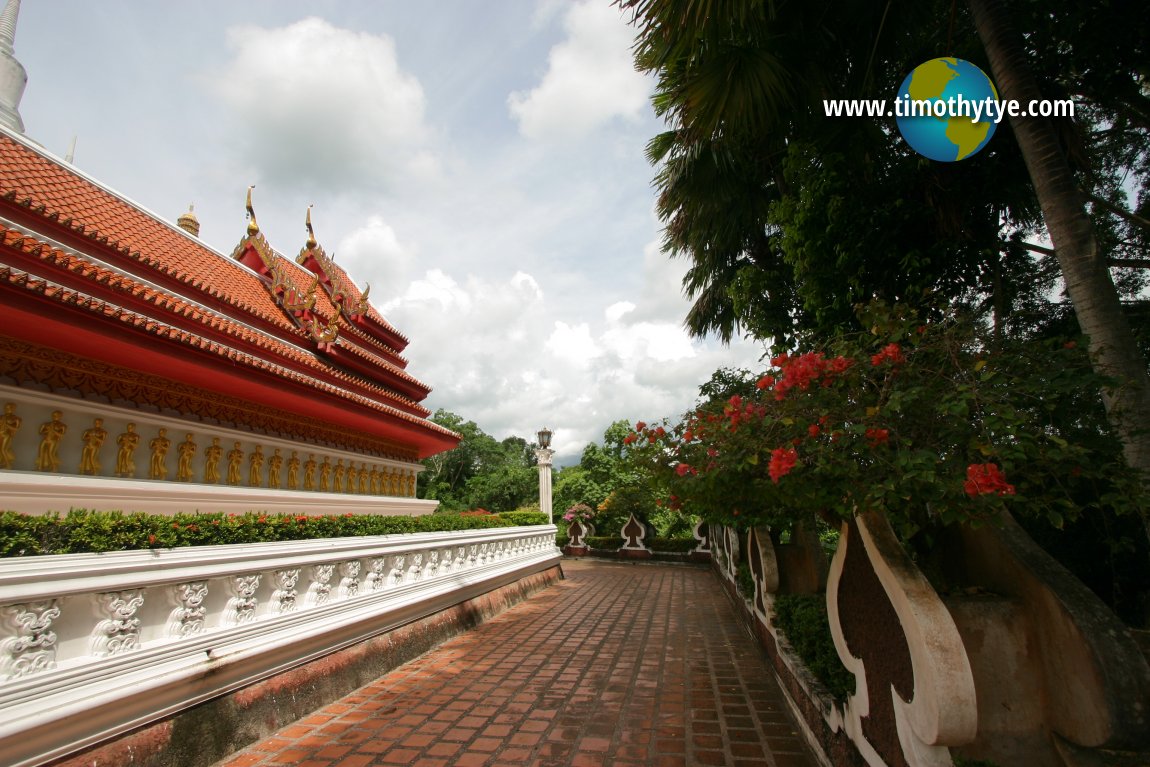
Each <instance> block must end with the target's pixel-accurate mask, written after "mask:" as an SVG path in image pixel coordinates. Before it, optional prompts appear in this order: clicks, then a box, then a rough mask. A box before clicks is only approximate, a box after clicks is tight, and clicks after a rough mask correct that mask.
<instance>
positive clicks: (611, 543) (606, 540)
mask: <svg viewBox="0 0 1150 767" xmlns="http://www.w3.org/2000/svg"><path fill="white" fill-rule="evenodd" d="M583 540H584V541H586V542H587V545H588V546H590V547H591V548H593V549H606V550H608V551H615V550H617V549H621V548H623V539H622V538H620V537H619V536H617V535H595V536H591V537H589V538H584V539H583Z"/></svg>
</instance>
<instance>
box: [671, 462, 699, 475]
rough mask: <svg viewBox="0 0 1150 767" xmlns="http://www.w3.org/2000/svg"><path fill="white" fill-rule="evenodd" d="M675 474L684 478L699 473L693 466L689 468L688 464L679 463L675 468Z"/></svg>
mask: <svg viewBox="0 0 1150 767" xmlns="http://www.w3.org/2000/svg"><path fill="white" fill-rule="evenodd" d="M675 473H676V474H678V475H679V476H680V477H685V476H687V475H688V474H698V473H699V471H698V469H696V468H695V467H694V466H691V465H690V464H686V463H680V464H679V465H678V466H676V467H675Z"/></svg>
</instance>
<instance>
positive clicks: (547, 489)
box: [535, 447, 555, 525]
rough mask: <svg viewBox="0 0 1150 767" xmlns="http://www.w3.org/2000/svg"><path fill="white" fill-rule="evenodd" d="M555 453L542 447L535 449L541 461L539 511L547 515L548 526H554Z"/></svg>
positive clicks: (536, 455)
mask: <svg viewBox="0 0 1150 767" xmlns="http://www.w3.org/2000/svg"><path fill="white" fill-rule="evenodd" d="M553 455H555V451H554V450H551V449H550V448H546V447H541V448H536V449H535V457H536V458H537V459H538V461H539V464H538V465H539V510H540V511H542V512H543V513H544V514H546V515H547V524H549V525H550V524H554V520H552V518H551V456H553Z"/></svg>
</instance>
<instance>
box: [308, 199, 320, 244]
mask: <svg viewBox="0 0 1150 767" xmlns="http://www.w3.org/2000/svg"><path fill="white" fill-rule="evenodd" d="M312 207H313V206H311V205H308V206H307V249H308V250H311V249H312V248H314V247H315V246H316V245H319V243H318V242H316V241H315V230H314V229H312V228H311V209H312Z"/></svg>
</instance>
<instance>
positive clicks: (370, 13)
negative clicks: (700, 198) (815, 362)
mask: <svg viewBox="0 0 1150 767" xmlns="http://www.w3.org/2000/svg"><path fill="white" fill-rule="evenodd" d="M632 36H633V32H632V29H631V28H630V27H629V26H628V25H627V24H626V20H625V19H624V18H623V17H622V16H621V15H620V12H619V11H618V9H616V8H614V7H612V5H611V4H610V1H609V0H593V2H574V0H499V2H490V1H488V0H436V1H435V2H431V3H413V2H399V1H398V0H396V1H394V2H392V1H390V0H309V1H308V2H296V1H295V0H226V1H217V0H196V2H193V3H181V4H176V3H170V2H145V1H144V0H101V2H98V3H96V2H91V1H90V0H51V1H50V2H47V1H45V0H25V2H24V3H23V4H22V8H21V12H20V20H19V25H18V27H17V32H16V45H15V50H16V56H17V58H18V59H19V60H20V61H21V62H22V63H23V64H24V66H25V68H26V69H27V70H28V78H29V81H28V87H27V89H26V90H25V93H24V99H23V101H22V103H21V107H20V112H21V115H22V116H23V119H24V124H25V130H26V133H27V135H28V136H29V137H30V138H32V139H34V140H36V141H38V142H40V143H41V144H42V145H44V146H45V147H46V148H47V149H48V150H49V151H52V152H54V153H56V154H58V155H60V156H63V155H65V154H66V153H67V151H68V148H69V146H70V144H71V142H72V141H73V138H75V140H76V149H75V165H76V166H77V167H78V168H80V169H81V170H83V171H85V172H86V173H88V174H90V175H92V176H94V177H95V178H97V179H99V180H100V181H102V182H103V183H105V184H106V185H108V186H110V187H111V188H112V189H115V190H116V191H118V192H120V193H122V194H124V195H126V196H127V197H129V198H131V199H133V200H134V201H136V202H137V203H139V204H141V205H143V206H144V207H146V208H148V209H150V210H152V211H154V212H155V213H156V214H157V215H159V216H161V217H163V218H166V219H168V220H173V221H174V220H175V218H176V217H177V216H179V215H180V213H182V212H184V211H185V210H187V206H188V204H189V203H194V204H195V210H196V214H197V216H198V217H199V220H200V223H201V226H202V230H201V238H202V239H204V240H205V241H206V242H207V243H208V244H209V245H211V246H212V247H214V248H215V249H217V250H219V251H221V252H223V253H230V252H231V250H232V248H233V246H234V245H235V244H236V243H237V242H238V240H239V239H240V237H241V236H242V235H243V233H244V226H245V222H244V194H245V191H246V189H247V186H248V185H249V184H255V185H256V190H255V193H254V202H255V209H256V213H257V215H258V217H259V221H260V226H261V228H262V230H263V232H264V234H265V235H266V236H267V237H268V239H269V240H270V241H271V243H272V245H273V246H275V247H276V249H277V250H279V251H280V252H282V253H285V254H287V255H289V256H291V255H294V254H295V253H297V252H298V251H299V249H300V247H301V246H302V245H303V243H304V239H305V236H306V233H305V230H304V213H305V211H306V208H307V206H308V205H309V204H313V205H314V206H315V208H314V211H313V222H314V225H315V229H316V235H317V238H318V239H319V241H320V243H321V244H322V245H323V246H324V248H325V249H326V250H327V251H328V253H329V254H332V253H334V255H335V258H336V260H337V262H339V263H340V264H342V265H343V266H344V268H346V269H347V270H348V272H349V273H350V274H351V275H352V277H353V278H354V279H356V281H357V282H359V283H360V284H361V285H362V284H363V283H364V282H367V283H370V284H371V297H372V299H374V303H375V304H376V306H377V307H378V308H379V309H380V310H381V311H382V312H383V314H384V316H386V317H387V318H388V320H389V321H390V322H391V323H392V324H394V325H395V326H396V327H398V328H399V329H400V331H402V332H403V333H404V334H406V335H407V336H408V337H409V338H410V339H411V345H410V346H409V347H408V349H407V352H406V356H407V357H408V359H409V360H410V365H409V367H408V370H409V371H410V372H412V374H414V375H415V376H416V377H417V378H419V379H421V380H423V381H425V382H426V383H428V384H429V385H431V386H432V387H433V392H432V394H431V396H430V397H429V398H428V400H427V401H426V403H425V404H426V405H427V406H428V407H430V408H431V409H433V410H434V409H435V408H440V407H442V408H446V409H448V410H451V411H454V412H456V413H458V414H460V415H462V416H463V417H464V418H466V419H469V420H474V421H475V422H476V423H478V424H479V426H480V427H481V428H483V429H484V430H485V431H486V432H488V433H489V434H492V435H493V436H495V437H497V438H503V437H506V436H510V435H512V434H516V435H519V436H523V437H528V438H530V436H531V435H533V434H534V432H535V430H537V429H538V428H539V427H540V426H543V425H547V426H550V427H551V428H552V429H554V430H555V432H556V436H555V447H556V449H557V450H558V452H559V458H560V460H561V461H562V462H571V461H572V460H576V459H577V457H578V455H579V453H580V452H581V451H582V449H583V447H584V445H585V444H586V443H587V442H589V441H596V440H598V439H599V438H600V437H601V435H602V433H603V430H604V429H605V428H606V427H607V425H609V424H610V423H611V422H612V421H614V420H616V419H619V418H626V419H632V420H634V419H639V418H643V419H648V420H650V419H655V418H659V417H662V416H669V415H677V414H679V413H681V412H683V411H684V410H685V409H687V408H688V407H689V406H690V405H691V403H692V402H693V401H694V398H695V395H696V393H697V389H698V386H699V384H700V383H702V382H704V381H706V380H707V379H708V378H709V376H710V374H711V372H712V371H713V370H715V369H716V368H718V367H721V366H740V367H748V366H754V365H755V364H756V363H757V360H758V359H759V356H760V354H761V353H762V349H761V347H759V346H757V345H754V344H750V343H746V342H741V343H734V344H732V346H731V347H723V346H721V345H720V344H718V343H717V342H713V341H708V342H699V341H693V340H691V339H689V338H688V337H687V335H686V334H685V333H684V332H683V330H682V320H683V317H684V316H685V314H686V309H687V303H686V301H685V300H684V299H683V298H682V295H681V291H680V288H679V283H680V279H681V276H682V272H683V269H684V268H685V267H684V264H683V262H681V261H672V260H670V259H668V258H666V257H665V256H663V255H662V254H661V253H660V251H659V239H660V233H659V229H660V227H659V222H658V220H657V218H656V216H655V214H654V192H653V190H652V188H651V178H652V176H653V173H654V170H653V169H652V168H651V167H650V166H649V165H648V164H647V162H646V160H645V159H644V157H643V148H644V145H645V144H646V142H647V140H648V139H649V138H650V137H651V136H653V135H654V134H655V133H657V132H658V131H659V130H660V129H661V127H662V125H661V123H660V121H658V120H657V119H656V118H655V116H654V114H653V113H652V110H651V107H650V103H649V96H650V92H651V90H652V82H651V80H650V79H649V78H646V77H643V76H641V75H639V74H637V73H636V72H635V71H634V69H633V68H632V64H631V58H630V50H629V49H630V46H631V42H632Z"/></svg>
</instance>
